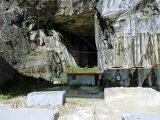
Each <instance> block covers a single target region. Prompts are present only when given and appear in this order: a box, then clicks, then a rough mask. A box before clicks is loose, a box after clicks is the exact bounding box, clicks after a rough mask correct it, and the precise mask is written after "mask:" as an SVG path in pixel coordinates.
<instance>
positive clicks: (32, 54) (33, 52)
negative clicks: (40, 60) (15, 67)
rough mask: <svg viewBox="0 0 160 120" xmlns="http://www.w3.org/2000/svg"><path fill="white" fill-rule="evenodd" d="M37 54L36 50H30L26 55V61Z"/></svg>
mask: <svg viewBox="0 0 160 120" xmlns="http://www.w3.org/2000/svg"><path fill="white" fill-rule="evenodd" d="M35 55H36V52H35V51H30V52H29V53H28V54H27V55H26V56H25V59H24V61H25V63H27V62H28V60H29V58H30V57H32V56H35Z"/></svg>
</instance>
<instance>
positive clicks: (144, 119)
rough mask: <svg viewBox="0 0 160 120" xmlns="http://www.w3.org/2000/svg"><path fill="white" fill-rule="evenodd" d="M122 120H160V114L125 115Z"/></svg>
mask: <svg viewBox="0 0 160 120" xmlns="http://www.w3.org/2000/svg"><path fill="white" fill-rule="evenodd" d="M122 120H160V114H124V115H123V116H122Z"/></svg>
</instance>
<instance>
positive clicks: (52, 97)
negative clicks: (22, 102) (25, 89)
mask: <svg viewBox="0 0 160 120" xmlns="http://www.w3.org/2000/svg"><path fill="white" fill-rule="evenodd" d="M65 101H66V92H65V91H49V92H48V91H46V92H32V93H29V94H28V95H27V102H26V106H27V107H33V106H52V107H54V106H57V105H63V104H64V103H65Z"/></svg>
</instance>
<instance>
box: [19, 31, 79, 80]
mask: <svg viewBox="0 0 160 120" xmlns="http://www.w3.org/2000/svg"><path fill="white" fill-rule="evenodd" d="M50 32H51V36H46V35H45V33H44V32H43V30H41V31H39V34H40V35H39V46H38V47H37V49H35V50H34V51H31V52H30V53H29V54H27V55H26V57H25V60H24V64H23V65H22V67H21V73H23V74H24V75H27V76H32V77H34V78H43V79H45V80H48V81H51V82H53V80H52V77H53V76H54V74H55V68H57V69H59V70H60V72H63V71H64V70H65V69H66V66H68V65H76V62H75V60H74V59H73V57H72V56H71V54H70V53H69V52H68V50H67V48H66V47H65V45H64V44H63V43H62V42H61V38H60V34H59V33H58V32H56V31H54V30H52V31H50ZM33 33H35V35H34V34H33V35H31V38H30V39H33V40H35V39H36V36H37V34H38V32H33ZM33 46H34V45H33Z"/></svg>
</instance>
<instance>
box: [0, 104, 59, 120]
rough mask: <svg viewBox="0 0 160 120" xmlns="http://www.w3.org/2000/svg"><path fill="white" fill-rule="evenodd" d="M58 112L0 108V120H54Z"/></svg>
mask: <svg viewBox="0 0 160 120" xmlns="http://www.w3.org/2000/svg"><path fill="white" fill-rule="evenodd" d="M57 118H58V112H57V111H55V110H49V109H45V108H34V109H33V108H20V109H14V108H4V107H3V108H2V107H0V120H56V119H57Z"/></svg>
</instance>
